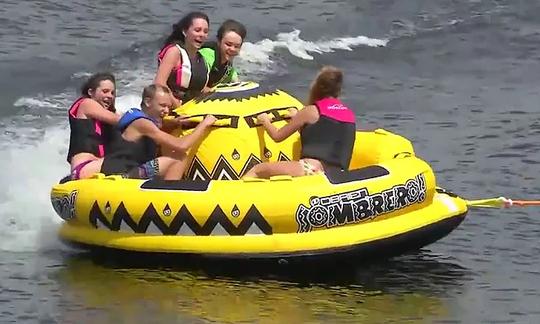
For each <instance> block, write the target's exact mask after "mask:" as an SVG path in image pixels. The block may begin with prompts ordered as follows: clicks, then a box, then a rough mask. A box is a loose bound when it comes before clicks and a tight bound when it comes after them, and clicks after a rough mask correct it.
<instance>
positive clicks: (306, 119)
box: [244, 66, 356, 178]
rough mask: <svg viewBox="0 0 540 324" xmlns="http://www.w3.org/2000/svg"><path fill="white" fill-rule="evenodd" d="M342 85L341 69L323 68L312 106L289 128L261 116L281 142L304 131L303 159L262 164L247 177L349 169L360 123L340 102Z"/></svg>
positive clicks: (313, 89)
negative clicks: (276, 124) (280, 126)
mask: <svg viewBox="0 0 540 324" xmlns="http://www.w3.org/2000/svg"><path fill="white" fill-rule="evenodd" d="M342 84H343V73H342V72H341V70H339V69H337V68H335V67H330V66H326V67H323V68H322V69H321V71H320V72H319V74H318V75H317V77H316V78H315V81H314V82H313V83H312V85H311V90H310V93H309V99H308V102H307V104H308V105H307V106H305V107H304V108H303V109H302V110H300V111H298V113H296V114H295V115H294V116H293V117H292V118H291V120H290V122H289V123H288V124H287V125H285V126H283V127H282V128H280V129H277V128H276V127H275V126H274V125H272V121H271V120H270V117H269V116H268V114H261V115H259V116H258V117H257V118H258V120H259V122H260V123H261V124H262V126H263V127H264V128H265V130H266V131H267V132H268V135H270V137H271V138H272V139H273V140H274V141H276V142H278V143H279V142H281V141H283V140H284V139H286V138H288V137H289V136H291V135H292V134H293V133H294V132H296V131H300V141H301V144H302V151H301V153H300V160H299V161H286V162H266V163H260V164H257V165H255V166H254V167H253V168H252V169H251V170H249V171H248V172H247V173H246V174H245V175H244V177H258V178H269V177H271V176H275V175H290V176H293V177H298V176H303V175H312V174H316V173H319V172H324V171H325V169H327V168H329V167H333V168H339V169H342V170H348V168H349V163H350V161H351V156H352V150H353V146H354V140H355V134H356V124H355V115H354V112H353V111H352V110H350V109H349V108H347V107H346V106H345V105H344V104H343V103H342V102H341V101H340V100H339V99H338V97H339V95H340V94H341V86H342Z"/></svg>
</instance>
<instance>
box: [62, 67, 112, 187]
mask: <svg viewBox="0 0 540 324" xmlns="http://www.w3.org/2000/svg"><path fill="white" fill-rule="evenodd" d="M115 96H116V86H115V79H114V76H113V75H112V74H110V73H97V74H94V75H92V76H91V77H90V78H89V79H88V80H87V81H86V82H85V83H84V84H83V86H82V87H81V97H80V98H79V99H77V100H76V101H75V102H74V103H73V105H72V106H71V108H69V112H68V117H69V126H70V136H69V151H68V155H67V161H68V162H69V164H70V165H71V177H70V178H71V180H78V179H83V178H88V177H90V176H92V175H93V174H94V173H97V172H99V171H100V169H101V164H102V163H103V157H104V155H105V150H106V146H107V145H108V144H109V142H110V141H111V140H112V137H113V136H114V127H112V125H116V123H117V122H118V120H119V119H120V116H119V115H117V114H116V113H115V111H116V110H115V107H114V100H115Z"/></svg>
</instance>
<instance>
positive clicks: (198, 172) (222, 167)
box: [186, 152, 291, 180]
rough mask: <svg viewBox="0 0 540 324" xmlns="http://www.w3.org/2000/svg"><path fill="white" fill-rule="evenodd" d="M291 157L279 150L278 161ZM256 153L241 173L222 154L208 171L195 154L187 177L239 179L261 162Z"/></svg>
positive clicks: (197, 178)
mask: <svg viewBox="0 0 540 324" xmlns="http://www.w3.org/2000/svg"><path fill="white" fill-rule="evenodd" d="M290 160H291V159H289V157H288V156H287V155H286V154H285V153H283V152H279V155H278V161H290ZM261 162H262V161H261V159H259V158H258V157H257V156H255V155H254V154H250V155H249V157H248V159H247V161H246V163H245V164H244V166H243V167H242V170H241V171H240V173H237V172H236V171H235V170H234V168H233V167H232V165H231V164H230V163H229V162H228V161H227V159H226V158H225V156H223V155H220V156H219V158H218V160H217V162H216V165H215V166H214V169H213V170H212V171H208V170H207V169H206V167H205V166H204V164H203V163H202V162H201V161H200V160H199V159H198V158H197V157H196V156H195V157H194V158H193V161H191V165H190V166H189V168H188V171H187V172H186V178H187V179H190V180H238V179H240V178H241V177H242V176H243V175H244V174H245V173H246V172H247V171H248V170H250V169H251V168H252V167H253V166H254V165H256V164H259V163H261Z"/></svg>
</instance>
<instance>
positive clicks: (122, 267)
mask: <svg viewBox="0 0 540 324" xmlns="http://www.w3.org/2000/svg"><path fill="white" fill-rule="evenodd" d="M65 261H66V267H65V268H62V269H60V270H58V271H57V272H55V273H54V274H53V276H54V277H55V280H56V281H57V282H58V283H59V285H60V290H61V293H62V296H63V298H62V299H63V300H64V302H65V303H68V304H67V305H65V304H64V305H62V307H61V311H60V314H58V317H59V318H58V320H60V321H62V322H64V321H72V320H74V318H73V317H76V318H77V319H78V320H81V319H82V320H84V318H81V316H83V317H84V316H88V318H89V317H93V318H94V320H97V319H100V320H102V321H111V320H113V321H114V320H115V319H121V320H122V321H124V322H130V321H138V322H140V321H141V320H142V321H143V322H148V321H159V322H162V321H195V322H199V321H217V322H220V323H221V322H244V321H247V322H253V321H257V322H270V321H271V322H284V321H289V322H319V321H321V322H322V321H344V320H348V321H352V320H354V321H355V322H383V321H384V322H388V321H401V320H405V319H408V320H413V321H416V320H426V319H429V318H437V319H441V318H445V317H446V316H447V315H449V314H448V309H447V305H446V303H445V300H446V299H447V298H449V297H450V296H452V295H455V294H459V292H460V291H461V290H462V288H463V285H464V284H465V283H467V281H469V280H470V278H471V274H470V273H469V272H468V270H466V269H464V268H462V267H460V266H459V265H457V264H455V263H452V262H450V261H446V260H441V259H440V258H439V257H437V256H434V255H429V254H425V253H420V254H416V255H411V256H406V257H402V258H399V259H394V260H390V261H385V262H381V263H376V264H370V265H365V266H364V265H361V264H357V265H354V266H349V267H347V268H340V267H334V268H330V267H329V268H320V269H319V268H318V267H310V268H303V269H302V268H298V267H295V268H288V267H284V268H282V269H281V270H277V269H273V270H272V271H265V269H261V268H250V267H249V264H243V265H241V266H240V267H235V266H234V265H231V264H229V265H227V266H225V267H221V266H220V265H219V264H217V263H214V264H205V265H202V266H201V264H198V265H197V266H196V267H192V266H187V265H186V266H175V267H173V268H166V267H161V266H151V267H141V266H140V264H137V265H129V264H126V263H125V262H111V260H108V261H106V262H105V261H103V260H99V259H96V258H91V257H89V255H76V256H70V257H68V259H67V260H65ZM68 301H69V302H68ZM109 314H114V318H111V317H110V316H109ZM88 318H86V319H88Z"/></svg>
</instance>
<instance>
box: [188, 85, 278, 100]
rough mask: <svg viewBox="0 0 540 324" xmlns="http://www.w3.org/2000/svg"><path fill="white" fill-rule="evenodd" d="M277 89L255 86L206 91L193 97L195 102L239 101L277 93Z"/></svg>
mask: <svg viewBox="0 0 540 324" xmlns="http://www.w3.org/2000/svg"><path fill="white" fill-rule="evenodd" d="M278 91H279V90H278V89H265V88H264V87H260V86H259V87H256V88H253V89H249V90H238V91H231V92H220V91H215V92H207V93H206V94H203V95H201V96H199V97H197V98H195V99H194V100H195V102H196V103H200V102H207V101H213V100H229V101H238V102H241V101H242V100H245V99H251V98H257V97H261V96H267V95H276V94H278Z"/></svg>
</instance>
